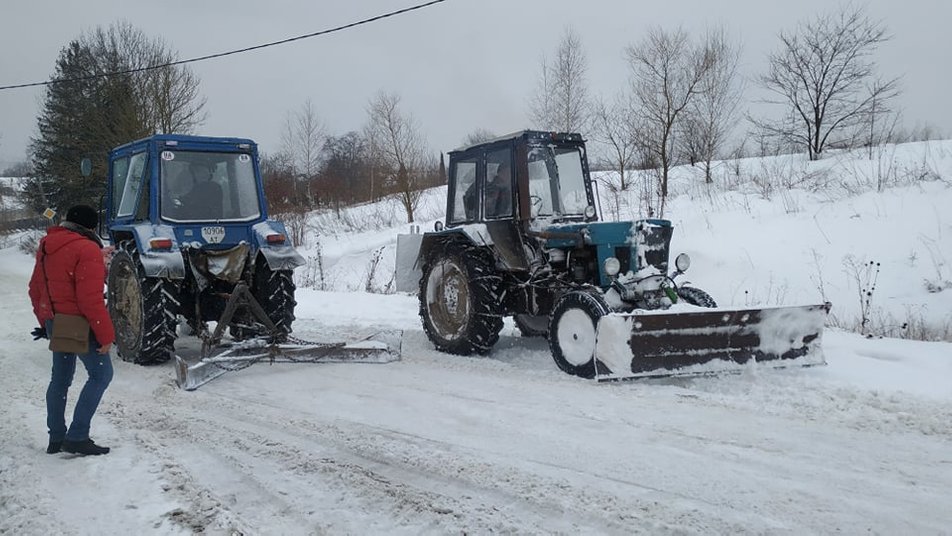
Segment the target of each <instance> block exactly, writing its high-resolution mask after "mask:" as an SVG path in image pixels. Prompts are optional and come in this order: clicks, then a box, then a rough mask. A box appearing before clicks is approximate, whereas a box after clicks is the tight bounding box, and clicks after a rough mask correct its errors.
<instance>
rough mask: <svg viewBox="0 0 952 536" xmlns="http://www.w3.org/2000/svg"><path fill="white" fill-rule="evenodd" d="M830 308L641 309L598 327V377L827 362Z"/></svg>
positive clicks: (608, 318)
mask: <svg viewBox="0 0 952 536" xmlns="http://www.w3.org/2000/svg"><path fill="white" fill-rule="evenodd" d="M830 307H831V305H830V304H829V303H824V304H820V305H806V306H794V307H773V308H764V309H726V308H721V309H708V310H698V311H693V310H692V311H682V312H671V311H670V310H667V311H639V312H636V313H614V314H609V315H605V316H604V317H602V318H601V320H599V322H598V333H597V335H596V343H595V377H596V378H597V379H598V380H599V381H605V380H619V379H628V378H645V377H669V376H684V375H703V374H709V373H716V372H721V371H725V370H739V369H742V368H743V367H744V365H745V364H747V363H750V362H756V363H761V362H763V363H768V362H769V363H768V364H769V365H770V366H780V367H784V366H810V365H822V364H825V360H824V358H823V351H822V346H821V342H822V333H823V326H824V324H825V322H826V317H827V314H828V313H829V311H830Z"/></svg>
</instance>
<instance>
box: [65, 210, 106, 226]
mask: <svg viewBox="0 0 952 536" xmlns="http://www.w3.org/2000/svg"><path fill="white" fill-rule="evenodd" d="M66 221H71V222H73V223H75V224H76V225H82V226H83V227H85V228H87V229H95V228H96V227H97V226H98V225H99V213H98V212H96V209H94V208H93V207H91V206H89V205H76V206H73V207H70V209H69V211H67V212H66Z"/></svg>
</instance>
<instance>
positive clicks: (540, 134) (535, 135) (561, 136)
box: [450, 130, 585, 154]
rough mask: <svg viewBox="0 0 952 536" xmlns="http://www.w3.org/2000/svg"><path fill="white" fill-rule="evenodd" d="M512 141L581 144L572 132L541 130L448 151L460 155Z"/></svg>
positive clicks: (522, 132) (515, 133)
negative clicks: (486, 146)
mask: <svg viewBox="0 0 952 536" xmlns="http://www.w3.org/2000/svg"><path fill="white" fill-rule="evenodd" d="M513 140H526V141H554V142H566V141H567V142H583V141H585V140H584V139H582V135H581V134H577V133H574V132H547V131H542V130H520V131H517V132H513V133H512V134H506V135H505V136H499V137H498V138H493V139H491V140H486V141H481V142H478V143H473V144H470V145H464V146H463V147H460V148H458V149H454V150H452V151H450V154H452V153H461V152H464V151H469V150H471V149H475V148H478V147H482V146H484V145H493V144H496V143H500V142H505V141H513Z"/></svg>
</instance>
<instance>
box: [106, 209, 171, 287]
mask: <svg viewBox="0 0 952 536" xmlns="http://www.w3.org/2000/svg"><path fill="white" fill-rule="evenodd" d="M115 231H120V232H121V231H129V232H131V233H132V236H133V237H134V238H135V242H136V251H138V252H139V262H141V263H142V268H143V271H144V272H145V276H146V277H161V278H163V279H183V278H184V277H185V258H184V257H183V256H182V252H181V250H180V249H179V243H178V240H177V239H176V238H175V231H174V230H173V229H172V227H171V226H170V225H153V224H151V223H140V224H133V225H122V226H117V227H115V228H113V232H115ZM153 238H168V239H171V240H172V248H171V249H154V248H152V245H151V243H150V240H151V239H153Z"/></svg>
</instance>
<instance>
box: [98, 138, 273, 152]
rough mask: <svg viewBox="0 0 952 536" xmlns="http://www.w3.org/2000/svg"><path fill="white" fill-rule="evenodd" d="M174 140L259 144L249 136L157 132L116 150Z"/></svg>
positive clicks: (203, 142) (225, 143) (181, 141)
mask: <svg viewBox="0 0 952 536" xmlns="http://www.w3.org/2000/svg"><path fill="white" fill-rule="evenodd" d="M152 141H158V142H166V143H168V142H173V143H202V144H219V145H239V144H247V145H249V146H251V147H255V146H256V145H257V144H256V143H255V142H254V141H253V140H250V139H247V138H216V137H211V136H188V135H185V134H155V135H153V136H149V137H147V138H142V139H139V140H136V141H132V142H129V143H125V144H123V145H120V146H119V147H116V148H115V149H113V150H115V151H117V150H121V149H124V148H126V147H130V146H132V145H138V144H141V143H144V142H152Z"/></svg>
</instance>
